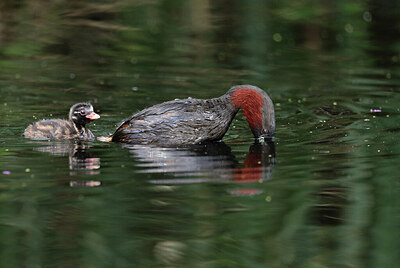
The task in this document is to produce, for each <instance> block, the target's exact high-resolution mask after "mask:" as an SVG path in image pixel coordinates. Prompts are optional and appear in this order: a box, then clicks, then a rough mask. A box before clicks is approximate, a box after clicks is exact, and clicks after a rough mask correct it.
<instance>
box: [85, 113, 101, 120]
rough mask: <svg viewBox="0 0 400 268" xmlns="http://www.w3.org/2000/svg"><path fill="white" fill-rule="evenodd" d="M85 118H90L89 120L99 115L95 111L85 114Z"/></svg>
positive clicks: (97, 117)
mask: <svg viewBox="0 0 400 268" xmlns="http://www.w3.org/2000/svg"><path fill="white" fill-rule="evenodd" d="M86 118H88V119H90V120H96V119H99V118H100V115H98V114H96V113H95V112H91V113H90V114H88V115H87V116H86Z"/></svg>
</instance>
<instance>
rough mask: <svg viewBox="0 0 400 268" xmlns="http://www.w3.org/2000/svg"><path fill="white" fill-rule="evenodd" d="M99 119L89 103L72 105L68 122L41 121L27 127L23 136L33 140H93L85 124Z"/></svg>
mask: <svg viewBox="0 0 400 268" xmlns="http://www.w3.org/2000/svg"><path fill="white" fill-rule="evenodd" d="M98 118H100V116H99V115H98V114H96V113H95V112H94V111H93V106H92V105H91V104H90V103H77V104H74V105H73V106H72V107H71V108H70V110H69V120H63V119H43V120H40V121H38V122H35V123H33V124H32V125H29V126H28V127H27V128H26V129H25V131H24V136H25V138H27V139H33V140H75V139H76V140H87V141H92V140H94V139H95V137H94V135H93V133H92V132H91V131H90V130H89V129H88V128H87V127H86V124H88V123H90V122H91V121H93V120H95V119H98Z"/></svg>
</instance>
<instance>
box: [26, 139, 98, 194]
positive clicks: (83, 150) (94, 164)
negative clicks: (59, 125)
mask: <svg viewBox="0 0 400 268" xmlns="http://www.w3.org/2000/svg"><path fill="white" fill-rule="evenodd" d="M39 144H40V143H39ZM43 144H45V145H46V146H41V147H37V148H34V150H35V151H38V152H44V153H50V154H51V155H55V156H68V163H69V169H70V170H71V171H70V175H71V176H74V175H81V174H83V175H98V174H100V171H99V169H100V158H98V157H96V156H94V155H93V154H92V153H91V152H90V147H91V146H89V145H88V144H87V143H84V142H72V141H71V142H69V141H66V142H62V141H59V142H58V141H55V142H43ZM100 184H101V183H100V182H98V181H70V183H69V185H70V186H71V187H75V186H87V187H93V186H99V185H100Z"/></svg>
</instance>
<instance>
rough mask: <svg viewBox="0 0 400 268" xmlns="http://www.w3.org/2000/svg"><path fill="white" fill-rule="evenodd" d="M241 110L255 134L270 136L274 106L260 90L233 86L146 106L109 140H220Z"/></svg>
mask: <svg viewBox="0 0 400 268" xmlns="http://www.w3.org/2000/svg"><path fill="white" fill-rule="evenodd" d="M239 109H242V110H243V112H244V116H245V117H246V119H247V122H248V123H249V126H250V129H251V130H252V132H253V134H254V137H255V138H256V139H258V140H263V139H272V138H273V136H274V132H275V112H274V105H273V103H272V101H271V99H270V98H269V96H268V95H267V93H265V92H264V91H263V90H261V89H260V88H258V87H255V86H250V85H240V86H234V87H232V88H231V89H230V90H229V91H228V92H227V93H226V94H224V95H222V96H221V97H219V98H214V99H209V100H202V99H193V98H188V99H183V100H181V99H176V100H172V101H168V102H164V103H161V104H157V105H154V106H151V107H149V108H146V109H144V110H142V111H140V112H138V113H136V114H134V115H132V116H131V117H130V118H128V119H127V120H124V121H123V122H122V123H121V124H120V125H119V126H118V128H117V130H116V131H115V133H114V134H113V135H111V136H110V137H109V140H110V141H115V142H123V143H131V144H159V145H182V144H199V143H202V142H205V141H217V140H221V139H222V137H223V136H224V135H225V133H226V132H227V130H228V128H229V125H230V124H231V122H232V120H233V118H234V117H235V115H236V113H237V112H238V111H239Z"/></svg>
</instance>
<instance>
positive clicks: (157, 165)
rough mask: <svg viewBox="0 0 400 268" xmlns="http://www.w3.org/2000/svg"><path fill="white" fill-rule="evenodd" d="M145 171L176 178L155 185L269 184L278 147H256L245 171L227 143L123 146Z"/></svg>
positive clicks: (265, 145)
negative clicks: (181, 145) (258, 182)
mask: <svg viewBox="0 0 400 268" xmlns="http://www.w3.org/2000/svg"><path fill="white" fill-rule="evenodd" d="M122 147H123V148H126V149H128V150H129V153H130V154H131V155H132V157H133V158H135V159H137V160H138V161H139V163H138V164H137V166H139V167H142V168H143V169H142V170H140V171H138V172H141V173H170V174H172V175H173V176H174V177H175V178H173V179H159V180H150V182H151V183H155V184H185V183H203V182H237V183H241V182H257V181H260V180H268V179H270V177H271V173H272V168H273V166H274V165H275V145H274V143H265V144H253V145H251V146H250V148H249V153H248V154H247V156H246V159H245V160H244V167H239V166H240V164H239V162H238V160H237V159H236V157H235V155H234V154H233V153H232V149H231V148H230V147H229V146H228V145H226V144H225V143H223V142H218V143H207V144H202V145H194V146H190V147H184V148H159V147H149V146H143V145H127V144H124V145H122Z"/></svg>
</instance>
